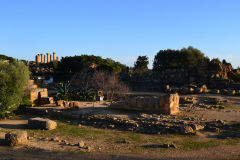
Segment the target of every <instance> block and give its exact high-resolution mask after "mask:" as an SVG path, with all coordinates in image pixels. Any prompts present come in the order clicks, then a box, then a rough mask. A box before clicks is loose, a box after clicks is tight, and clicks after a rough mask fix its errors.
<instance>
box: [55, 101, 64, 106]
mask: <svg viewBox="0 0 240 160" xmlns="http://www.w3.org/2000/svg"><path fill="white" fill-rule="evenodd" d="M63 102H64V101H63V100H59V101H57V102H56V105H57V106H61V107H63V106H64V105H63Z"/></svg>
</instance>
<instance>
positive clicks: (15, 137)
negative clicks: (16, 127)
mask: <svg viewBox="0 0 240 160" xmlns="http://www.w3.org/2000/svg"><path fill="white" fill-rule="evenodd" d="M5 141H6V142H7V144H8V145H9V146H16V145H19V144H27V132H26V131H16V132H11V133H6V134H5Z"/></svg>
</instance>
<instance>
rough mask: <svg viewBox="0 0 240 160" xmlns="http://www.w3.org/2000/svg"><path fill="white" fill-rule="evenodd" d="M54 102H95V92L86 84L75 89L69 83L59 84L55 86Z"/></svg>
mask: <svg viewBox="0 0 240 160" xmlns="http://www.w3.org/2000/svg"><path fill="white" fill-rule="evenodd" d="M55 90H56V91H57V94H56V95H55V97H54V99H55V100H66V101H71V100H77V101H79V100H80V101H94V100H96V92H95V90H94V89H93V88H91V87H90V86H89V85H88V83H81V84H80V85H79V86H77V87H73V86H72V85H71V84H70V82H69V81H68V82H64V83H59V84H57V85H56V87H55Z"/></svg>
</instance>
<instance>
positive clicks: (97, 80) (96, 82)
mask: <svg viewBox="0 0 240 160" xmlns="http://www.w3.org/2000/svg"><path fill="white" fill-rule="evenodd" d="M91 85H92V86H93V87H94V89H95V90H101V91H103V94H104V95H105V96H106V97H107V99H108V100H114V99H116V98H119V97H121V96H122V95H123V93H127V92H128V91H129V88H128V87H127V86H126V85H125V84H124V83H123V82H122V81H121V80H120V78H119V76H118V75H117V74H115V73H109V72H104V71H95V72H94V74H93V76H92V78H91Z"/></svg>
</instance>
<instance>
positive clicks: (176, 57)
mask: <svg viewBox="0 0 240 160" xmlns="http://www.w3.org/2000/svg"><path fill="white" fill-rule="evenodd" d="M204 61H209V59H208V57H205V56H204V54H203V53H202V52H201V51H200V50H198V49H197V48H194V47H192V46H189V47H188V48H182V49H181V50H172V49H167V50H160V51H159V52H158V53H157V55H156V56H155V58H154V61H153V70H154V71H160V70H164V69H167V68H193V67H196V66H197V65H198V63H201V62H204Z"/></svg>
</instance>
